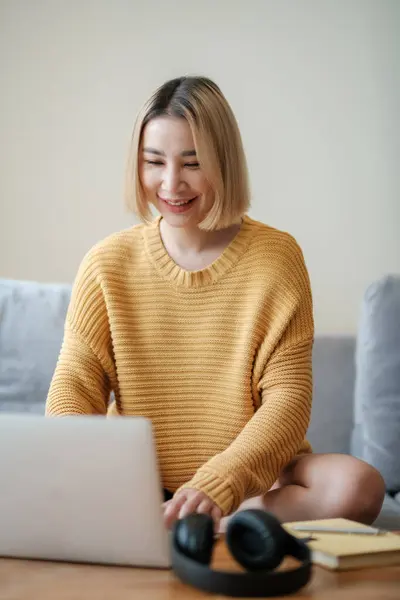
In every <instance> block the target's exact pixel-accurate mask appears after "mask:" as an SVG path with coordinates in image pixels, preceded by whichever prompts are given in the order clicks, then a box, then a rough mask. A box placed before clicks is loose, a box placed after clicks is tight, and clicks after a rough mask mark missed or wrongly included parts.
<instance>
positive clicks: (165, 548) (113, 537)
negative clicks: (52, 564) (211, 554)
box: [0, 415, 170, 567]
mask: <svg viewBox="0 0 400 600" xmlns="http://www.w3.org/2000/svg"><path fill="white" fill-rule="evenodd" d="M162 499H163V498H162V490H161V484H160V477H159V471H158V465H157V460H156V451H155V444H154V438H153V433H152V427H151V423H150V421H149V420H147V419H144V418H130V417H123V418H118V417H115V418H104V417H89V416H87V417H83V416H82V417H80V416H71V417H62V418H61V417H60V418H59V417H57V418H44V417H40V416H25V415H3V416H1V417H0V556H8V557H18V558H34V559H49V560H62V561H73V562H91V563H104V564H118V565H133V566H146V567H169V566H170V553H169V536H168V533H167V531H166V529H165V527H164V524H163V518H162V508H161V504H162Z"/></svg>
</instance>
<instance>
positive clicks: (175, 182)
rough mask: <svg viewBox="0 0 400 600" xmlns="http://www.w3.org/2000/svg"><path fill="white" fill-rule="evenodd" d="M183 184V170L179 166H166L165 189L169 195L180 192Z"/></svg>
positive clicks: (163, 182) (163, 185) (163, 183)
mask: <svg viewBox="0 0 400 600" xmlns="http://www.w3.org/2000/svg"><path fill="white" fill-rule="evenodd" d="M181 182H182V180H181V169H180V168H179V167H178V166H177V165H168V166H166V167H165V169H164V172H163V181H162V187H163V189H164V190H165V191H166V192H168V193H169V194H174V193H176V192H178V190H179V188H180V185H181Z"/></svg>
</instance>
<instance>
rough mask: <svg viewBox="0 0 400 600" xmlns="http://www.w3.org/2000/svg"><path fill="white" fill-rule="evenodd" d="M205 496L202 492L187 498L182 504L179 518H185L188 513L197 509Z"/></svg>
mask: <svg viewBox="0 0 400 600" xmlns="http://www.w3.org/2000/svg"><path fill="white" fill-rule="evenodd" d="M203 498H204V496H203V494H202V493H201V492H198V493H195V494H193V495H192V496H191V497H189V498H187V499H186V502H185V503H184V504H182V506H181V509H180V511H179V519H184V518H185V517H187V516H188V515H191V514H192V513H194V512H196V511H197V507H198V506H199V504H200V502H201V501H202V500H203Z"/></svg>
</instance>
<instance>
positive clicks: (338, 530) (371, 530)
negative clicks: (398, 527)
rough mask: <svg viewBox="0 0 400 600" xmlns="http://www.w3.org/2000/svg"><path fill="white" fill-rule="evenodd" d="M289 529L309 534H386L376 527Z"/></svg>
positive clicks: (294, 526) (304, 527) (299, 526)
mask: <svg viewBox="0 0 400 600" xmlns="http://www.w3.org/2000/svg"><path fill="white" fill-rule="evenodd" d="M291 529H293V530H294V531H308V532H311V533H317V532H319V533H350V534H351V533H356V534H361V535H382V534H384V533H386V531H384V530H383V529H377V528H376V527H353V528H351V527H350V528H345V527H324V526H323V525H315V526H314V527H313V526H311V525H292V526H291Z"/></svg>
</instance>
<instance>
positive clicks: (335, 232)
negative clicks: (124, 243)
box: [0, 0, 400, 332]
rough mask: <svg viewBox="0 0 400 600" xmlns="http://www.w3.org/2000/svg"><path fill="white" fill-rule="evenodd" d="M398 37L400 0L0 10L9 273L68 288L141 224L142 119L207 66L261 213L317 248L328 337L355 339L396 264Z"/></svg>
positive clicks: (3, 259)
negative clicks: (127, 197) (135, 147)
mask: <svg viewBox="0 0 400 600" xmlns="http://www.w3.org/2000/svg"><path fill="white" fill-rule="evenodd" d="M399 31H400V2H399V1H398V0H391V1H390V0H374V1H373V0H296V1H295V0H275V1H270V0H258V1H257V0H241V1H240V0H201V1H199V2H189V1H187V0H185V1H173V0H168V1H164V0H153V1H151V2H146V1H143V0H140V1H139V0H68V1H67V0H64V1H62V0H53V1H52V0H47V1H46V0H0V86H1V91H0V276H2V277H9V278H23V279H37V280H42V281H71V280H72V279H73V276H74V274H75V271H76V269H77V266H78V264H79V261H80V259H81V258H82V256H83V254H84V253H85V252H86V250H87V249H88V248H89V247H90V246H91V245H92V244H93V243H94V242H96V241H97V240H98V239H100V238H102V237H104V236H106V235H107V234H108V233H110V232H112V231H114V230H117V229H120V228H123V227H126V226H128V225H130V223H132V222H133V220H132V218H131V217H130V216H128V215H127V214H126V213H125V211H124V208H123V204H122V179H123V170H124V166H125V157H126V151H127V146H128V141H129V137H130V133H131V128H132V124H133V120H134V117H135V114H136V111H137V109H138V107H139V106H140V104H141V103H142V101H143V100H144V99H145V98H146V96H147V95H148V94H149V93H150V92H151V91H152V90H153V88H154V87H155V86H157V85H159V84H160V83H162V82H163V81H164V80H165V79H167V78H170V77H173V76H177V75H180V74H184V73H195V74H198V73H200V74H206V75H208V76H210V77H212V78H215V80H216V81H217V82H218V83H219V84H220V86H221V87H222V89H223V91H224V92H225V93H226V95H227V97H228V99H229V100H230V101H231V104H232V106H233V108H234V110H235V112H236V114H237V117H238V120H239V123H240V126H241V128H242V132H243V137H244V141H245V146H246V149H247V153H248V159H249V166H250V172H251V177H252V187H253V197H254V201H253V208H252V213H251V214H252V216H254V217H255V218H259V219H261V220H264V221H266V222H268V223H270V224H272V225H274V226H276V227H280V228H283V229H285V230H288V231H290V232H291V233H293V234H294V235H295V236H296V237H297V239H298V240H299V242H300V244H301V245H302V247H303V249H304V253H305V256H306V259H307V263H308V266H309V270H310V274H311V279H312V284H313V290H314V297H315V314H316V323H317V330H318V332H351V331H354V329H355V328H356V325H357V312H358V308H359V303H360V300H361V296H362V293H363V290H364V288H365V286H366V285H367V284H368V283H369V282H370V281H371V280H372V279H374V278H376V277H378V276H380V275H382V274H384V273H386V272H400V234H399V232H400V182H399V170H400V156H399V144H400V141H399V140H400V125H399V114H398V113H399V108H400V76H399V68H398V64H399V57H400V42H399V38H400V35H399ZM396 36H397V38H396Z"/></svg>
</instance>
